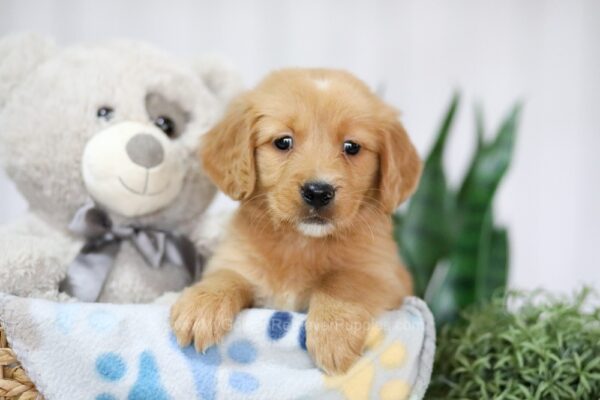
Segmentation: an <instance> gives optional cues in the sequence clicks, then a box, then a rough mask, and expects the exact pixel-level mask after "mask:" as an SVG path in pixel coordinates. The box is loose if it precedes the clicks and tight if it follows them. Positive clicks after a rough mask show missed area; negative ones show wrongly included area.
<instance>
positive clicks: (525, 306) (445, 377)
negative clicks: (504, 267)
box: [427, 290, 600, 400]
mask: <svg viewBox="0 0 600 400" xmlns="http://www.w3.org/2000/svg"><path fill="white" fill-rule="evenodd" d="M591 296H592V294H591V292H590V290H583V291H582V292H580V293H578V294H577V295H576V296H575V297H574V298H571V299H565V298H552V297H550V296H549V295H548V294H544V293H541V292H536V293H534V294H522V293H520V294H519V293H511V294H509V295H507V296H506V297H505V298H496V299H494V300H493V301H492V302H491V303H490V304H488V305H485V306H482V307H479V308H477V309H471V310H469V311H467V312H465V313H464V314H463V317H464V321H463V322H462V323H460V324H454V325H447V326H445V327H444V328H443V329H442V331H441V332H440V334H439V336H438V350H437V354H436V363H435V367H434V372H433V377H432V383H431V387H430V389H429V391H428V394H427V398H429V399H469V400H472V399H482V400H484V399H507V400H508V399H515V400H516V399H519V400H521V399H568V400H573V399H578V400H579V399H600V308H594V307H593V306H592V305H591V303H592V302H590V301H589V300H590V297H591ZM595 300H596V304H597V298H595ZM506 304H510V305H511V306H510V309H511V310H512V311H508V309H507V307H506Z"/></svg>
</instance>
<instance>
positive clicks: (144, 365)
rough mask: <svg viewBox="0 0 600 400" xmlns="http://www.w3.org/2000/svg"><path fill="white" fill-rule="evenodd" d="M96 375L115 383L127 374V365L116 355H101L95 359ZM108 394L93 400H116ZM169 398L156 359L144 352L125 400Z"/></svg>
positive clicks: (160, 399)
mask: <svg viewBox="0 0 600 400" xmlns="http://www.w3.org/2000/svg"><path fill="white" fill-rule="evenodd" d="M96 373H97V374H98V376H99V377H100V378H101V379H102V380H105V381H108V382H117V381H119V380H121V379H123V377H124V376H125V374H126V373H127V364H126V363H125V360H123V357H121V356H120V355H118V354H117V353H103V354H101V355H99V356H98V358H96ZM116 399H117V398H116V397H115V396H113V395H112V394H110V393H100V394H99V395H97V396H96V399H95V400H116ZM168 399H169V396H168V395H167V392H166V391H165V389H164V388H163V386H162V384H161V382H160V374H159V372H158V367H157V365H156V359H155V357H154V355H153V354H152V352H150V351H144V352H143V353H142V354H140V357H139V372H138V378H137V380H136V382H135V384H134V385H133V387H132V388H131V390H130V391H129V395H128V396H127V400H168Z"/></svg>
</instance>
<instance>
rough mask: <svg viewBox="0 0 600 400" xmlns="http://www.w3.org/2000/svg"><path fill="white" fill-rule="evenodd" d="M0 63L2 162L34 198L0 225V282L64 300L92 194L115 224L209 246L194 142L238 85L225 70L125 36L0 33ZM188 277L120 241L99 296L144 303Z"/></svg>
mask: <svg viewBox="0 0 600 400" xmlns="http://www.w3.org/2000/svg"><path fill="white" fill-rule="evenodd" d="M0 60H2V61H1V62H0V162H1V163H2V164H3V166H4V167H5V169H6V171H7V173H8V175H9V176H10V177H11V178H12V179H13V180H14V182H15V183H16V185H17V188H18V189H19V191H20V192H21V193H22V194H23V195H24V197H25V198H26V200H27V201H28V203H29V213H28V215H27V216H25V217H24V218H22V219H21V220H19V221H17V222H16V223H14V224H12V225H10V226H7V227H1V228H0V252H1V254H2V257H0V288H1V289H2V290H3V291H5V292H9V293H12V294H16V295H21V296H42V297H46V298H51V299H57V298H61V296H60V295H59V293H58V285H59V282H60V281H61V280H62V278H64V276H65V274H66V271H67V267H68V265H69V264H70V263H71V261H72V260H73V259H74V258H75V256H76V255H77V253H78V252H79V250H80V249H81V248H82V246H83V244H84V243H83V238H82V237H79V236H77V235H74V234H73V233H72V232H70V231H68V229H67V227H68V224H69V221H70V220H71V219H72V218H73V216H74V215H75V212H76V211H77V210H78V208H80V207H81V206H83V205H84V204H85V203H86V202H87V201H88V200H90V198H91V200H93V201H94V203H96V204H97V205H98V206H99V207H101V208H103V209H105V210H106V211H107V212H108V214H109V216H110V219H111V220H112V221H113V222H114V223H115V224H118V225H120V226H127V225H135V226H148V227H152V228H153V229H156V230H165V231H168V232H172V233H173V234H175V235H185V236H186V237H189V238H190V239H192V240H193V241H195V243H196V245H197V246H198V250H199V251H204V252H206V253H209V252H210V246H211V245H212V244H213V243H214V240H215V237H216V236H217V235H218V232H215V231H207V230H206V229H205V226H206V223H205V219H206V217H205V209H206V208H207V206H208V205H209V204H210V203H211V201H212V199H213V196H214V194H215V192H216V189H215V187H214V185H212V184H211V183H210V181H209V180H208V179H207V177H206V176H205V175H204V173H203V171H202V168H201V166H200V162H199V160H198V157H197V147H198V145H199V139H200V137H201V135H202V134H203V133H204V132H205V131H207V130H208V129H209V128H210V127H211V126H212V125H213V124H214V123H215V122H216V121H217V120H218V118H219V117H220V116H221V113H222V111H223V110H224V108H225V107H226V103H227V102H228V100H229V99H230V98H231V97H232V96H233V95H234V94H235V93H236V92H237V91H238V90H239V89H240V87H241V85H240V84H239V78H238V76H237V74H236V73H235V72H234V71H233V70H232V69H231V68H229V67H226V66H224V65H222V64H219V63H217V62H215V60H214V59H207V60H206V61H198V62H184V61H181V60H177V59H176V58H174V57H172V56H169V55H167V54H163V53H162V52H160V51H159V50H157V49H155V48H153V47H151V46H148V45H146V44H143V43H137V42H130V41H126V40H114V41H111V42H107V43H100V44H88V45H79V46H70V47H65V48H61V47H59V46H57V45H56V44H54V43H53V42H52V41H51V40H49V39H47V38H44V37H40V36H37V35H29V34H22V35H14V36H9V37H5V38H2V39H0ZM165 116H166V117H168V118H169V121H171V122H172V124H170V125H169V124H165V119H164V118H163V117H165ZM169 126H170V127H172V129H167V128H169ZM189 279H190V277H189V274H188V272H187V271H186V270H185V269H183V268H178V267H176V266H175V265H173V264H170V263H168V262H167V263H164V265H163V266H162V267H161V268H158V269H152V268H148V266H147V265H145V262H144V260H143V258H142V257H141V256H140V254H138V252H137V251H136V250H135V248H134V247H133V246H132V245H131V243H128V242H123V243H122V245H121V248H120V251H119V254H118V255H117V257H116V260H115V264H114V268H113V269H112V270H111V272H110V274H109V276H108V278H107V282H106V284H105V285H104V287H103V291H102V293H101V295H100V301H106V302H126V303H127V302H145V301H150V300H153V299H155V298H156V297H157V296H160V295H161V294H162V293H164V292H166V291H173V290H179V289H181V288H182V287H183V286H185V285H186V284H187V283H189Z"/></svg>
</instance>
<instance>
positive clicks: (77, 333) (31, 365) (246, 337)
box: [0, 294, 435, 400]
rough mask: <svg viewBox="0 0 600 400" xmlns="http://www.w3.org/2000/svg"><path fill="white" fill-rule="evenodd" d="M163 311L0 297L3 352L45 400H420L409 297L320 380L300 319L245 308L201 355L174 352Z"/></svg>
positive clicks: (420, 358) (424, 367) (418, 351)
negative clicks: (345, 363)
mask: <svg viewBox="0 0 600 400" xmlns="http://www.w3.org/2000/svg"><path fill="white" fill-rule="evenodd" d="M168 314H169V307H168V305H164V304H163V305H160V304H148V305H139V304H138V305H114V304H100V303H56V302H51V301H47V300H41V299H26V298H19V297H14V296H10V295H4V294H0V321H1V322H2V324H3V326H4V327H5V330H6V334H7V337H8V341H9V344H10V346H11V347H12V348H13V350H14V351H15V353H16V355H17V358H18V359H19V360H20V361H21V363H22V364H23V367H24V368H25V370H26V371H27V373H28V374H29V376H30V378H31V379H32V380H33V381H34V382H35V383H36V385H37V387H38V390H39V391H40V392H41V393H42V394H43V395H44V396H45V398H46V399H47V400H65V399H69V400H87V399H89V400H125V399H127V400H167V399H174V400H178V399H186V400H187V399H198V400H213V399H277V400H283V399H347V400H361V399H379V398H380V399H390V400H391V399H411V400H412V399H421V398H422V397H423V395H424V393H425V390H426V388H427V385H428V383H429V379H430V375H431V369H432V363H433V354H434V347H435V332H434V324H433V319H432V316H431V313H430V312H429V310H428V309H427V306H426V305H425V304H424V303H423V302H422V301H421V300H419V299H417V298H407V299H406V301H405V302H404V305H403V306H402V307H401V308H400V309H398V310H395V311H390V312H387V313H385V314H384V315H382V316H381V317H380V318H379V319H378V320H377V321H376V323H374V324H373V326H372V328H371V331H370V334H369V338H368V340H367V344H366V348H365V352H364V355H363V357H362V358H361V359H360V360H359V361H358V362H357V363H356V364H355V365H354V366H353V367H352V368H351V369H350V371H348V372H347V373H346V374H344V375H339V376H328V375H326V374H324V373H323V372H321V371H320V370H319V369H318V368H317V367H316V366H315V365H314V363H313V362H312V360H311V358H310V355H309V354H308V352H307V351H306V331H305V328H304V323H305V319H306V315H305V314H300V313H291V312H284V311H274V310H267V309H250V310H246V311H244V312H242V313H241V314H240V315H239V316H238V318H237V319H236V322H235V324H234V327H233V330H232V332H231V333H230V334H229V335H228V336H227V337H226V338H225V340H224V341H223V342H222V343H221V344H219V345H218V346H214V347H211V348H209V349H208V350H207V351H206V352H205V353H203V354H202V353H197V352H196V351H195V349H194V348H193V347H186V348H180V347H179V346H178V345H177V343H176V341H175V338H174V336H173V334H172V333H171V331H170V329H169V324H168Z"/></svg>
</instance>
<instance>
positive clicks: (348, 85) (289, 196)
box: [201, 69, 421, 237]
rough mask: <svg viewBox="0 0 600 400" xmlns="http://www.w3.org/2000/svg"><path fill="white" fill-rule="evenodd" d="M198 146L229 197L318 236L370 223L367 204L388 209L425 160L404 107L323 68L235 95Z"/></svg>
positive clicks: (277, 76)
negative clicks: (365, 217) (403, 119)
mask: <svg viewBox="0 0 600 400" xmlns="http://www.w3.org/2000/svg"><path fill="white" fill-rule="evenodd" d="M201 156H202V160H203V162H204V168H205V170H206V172H207V173H208V175H209V176H210V177H211V178H212V179H213V180H214V182H215V183H216V184H217V185H218V186H219V187H220V188H221V190H223V191H224V192H225V193H226V194H228V195H229V196H230V197H232V198H234V199H236V200H241V201H242V203H244V202H249V201H256V202H260V204H264V207H265V213H266V214H267V215H268V216H269V218H270V222H271V223H274V224H278V225H282V224H283V225H289V226H291V227H292V228H293V229H296V230H298V231H299V232H301V233H302V234H305V235H307V236H315V237H321V236H326V235H330V234H334V233H335V232H341V231H343V230H344V229H348V228H351V227H352V226H353V224H354V223H365V222H366V221H362V222H361V221H360V220H361V215H360V212H361V210H369V211H378V212H382V213H387V214H389V213H391V212H392V211H393V210H394V209H395V208H396V207H397V206H398V205H399V204H400V203H401V202H402V201H403V200H404V199H406V198H407V197H408V196H409V195H410V194H411V193H412V192H413V191H414V189H415V187H416V185H417V182H418V178H419V175H420V170H421V163H420V160H419V158H418V156H417V153H416V151H415V149H414V147H413V145H412V144H411V142H410V140H409V138H408V136H407V134H406V132H405V130H404V128H403V127H402V125H401V124H400V122H399V121H398V119H397V113H396V112H395V111H394V110H393V109H392V108H391V107H389V106H388V105H386V104H384V103H383V102H382V101H381V100H380V99H379V98H378V97H377V96H375V95H374V94H373V93H372V92H371V91H370V90H369V89H368V88H367V86H366V85H365V84H363V83H362V82H361V81H359V80H358V79H357V78H355V77H354V76H352V75H351V74H349V73H346V72H342V71H335V70H323V69H288V70H281V71H278V72H275V73H272V74H271V75H269V76H268V77H267V78H266V79H265V80H264V81H263V82H261V83H260V84H259V86H258V87H257V88H256V89H254V90H252V91H250V92H247V93H245V94H244V95H242V96H241V97H239V98H238V99H237V100H236V101H234V102H233V104H232V105H231V106H230V108H229V110H228V112H227V113H226V115H225V117H224V119H223V120H222V121H221V123H219V124H218V125H217V126H216V127H215V128H213V129H212V130H211V131H210V132H209V133H208V134H207V135H206V136H205V137H204V144H203V146H202V154H201Z"/></svg>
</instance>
